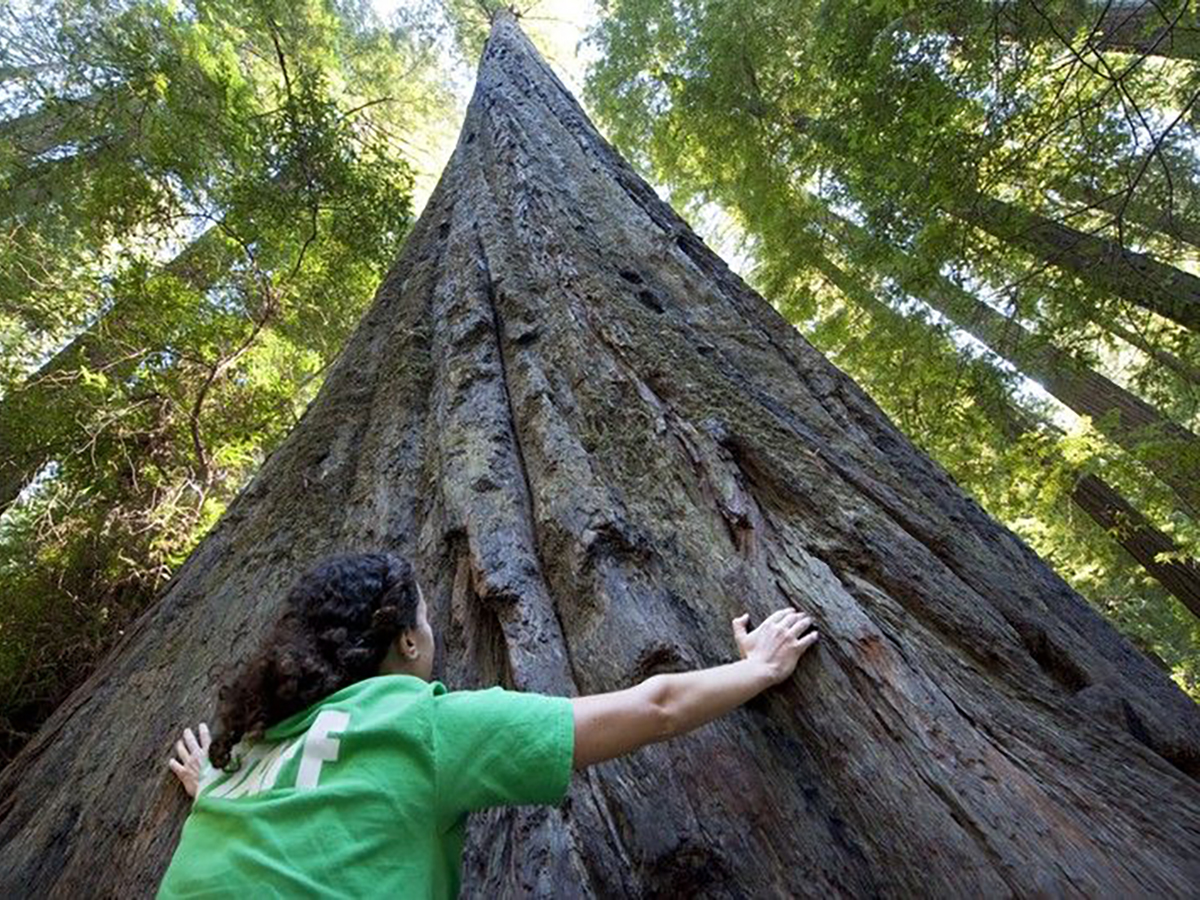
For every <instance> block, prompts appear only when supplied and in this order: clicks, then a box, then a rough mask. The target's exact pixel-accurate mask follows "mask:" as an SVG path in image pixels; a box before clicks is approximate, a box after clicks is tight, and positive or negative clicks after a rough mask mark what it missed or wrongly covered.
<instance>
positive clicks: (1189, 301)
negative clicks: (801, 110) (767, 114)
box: [791, 114, 1200, 331]
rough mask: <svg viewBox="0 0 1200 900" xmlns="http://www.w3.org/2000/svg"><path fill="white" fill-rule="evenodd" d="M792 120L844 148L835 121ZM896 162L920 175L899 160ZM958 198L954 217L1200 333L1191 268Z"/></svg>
mask: <svg viewBox="0 0 1200 900" xmlns="http://www.w3.org/2000/svg"><path fill="white" fill-rule="evenodd" d="M791 123H792V126H793V128H795V130H796V131H797V132H799V133H800V134H802V135H804V136H806V137H809V138H812V139H814V140H816V141H819V142H821V143H823V144H826V145H827V146H829V147H831V148H833V149H836V150H839V151H841V152H843V153H848V152H849V150H848V147H847V144H846V139H845V135H844V134H843V133H842V132H841V130H840V128H839V127H838V126H837V125H836V124H834V123H830V122H827V121H826V120H823V119H814V118H812V117H810V116H806V115H803V114H796V115H793V116H791ZM898 165H899V167H900V170H901V171H905V170H907V171H908V173H909V175H911V176H912V177H914V178H916V179H919V178H920V177H921V173H919V172H916V171H915V170H912V169H911V167H908V166H906V165H905V164H904V163H903V162H900V163H899V164H898ZM960 196H961V197H962V200H961V202H959V203H957V204H956V205H954V206H953V207H952V208H951V209H949V210H948V212H949V213H950V214H951V215H953V216H954V217H955V218H957V219H960V220H962V221H963V222H966V223H968V224H970V225H974V226H975V227H977V228H980V229H982V230H983V231H986V232H987V233H988V234H991V235H993V236H994V237H996V238H998V239H1000V240H1002V241H1004V242H1006V243H1008V244H1011V245H1012V246H1014V247H1018V248H1020V249H1021V250H1023V251H1025V252H1026V253H1028V254H1029V255H1031V256H1033V257H1034V258H1036V259H1040V260H1042V261H1043V262H1045V263H1047V264H1049V265H1053V266H1056V267H1058V268H1060V269H1063V270H1065V271H1068V272H1071V273H1073V274H1074V275H1076V276H1077V277H1078V278H1079V279H1080V280H1082V281H1084V282H1086V283H1088V284H1091V285H1094V286H1096V287H1098V288H1100V289H1101V290H1103V291H1105V292H1107V293H1110V294H1113V295H1115V296H1118V297H1123V298H1124V299H1126V300H1128V301H1130V302H1131V303H1135V304H1137V305H1138V306H1140V307H1142V308H1143V309H1148V310H1150V311H1151V312H1154V313H1157V314H1158V315H1160V316H1163V317H1165V318H1168V319H1171V320H1172V321H1174V322H1177V323H1178V324H1180V325H1182V326H1184V327H1185V328H1188V329H1190V330H1192V331H1200V278H1197V277H1196V276H1195V275H1192V274H1191V273H1190V272H1185V271H1184V270H1183V269H1179V268H1176V267H1175V266H1172V265H1168V264H1167V263H1163V262H1159V261H1158V260H1156V259H1154V258H1153V257H1152V256H1149V255H1147V254H1145V253H1137V252H1134V251H1133V250H1127V249H1126V248H1125V247H1123V246H1121V244H1119V243H1118V242H1116V241H1111V240H1108V239H1106V238H1099V237H1096V236H1095V235H1092V234H1088V233H1086V232H1083V231H1080V230H1078V229H1076V228H1071V227H1070V226H1067V225H1063V224H1062V223H1061V222H1056V221H1054V220H1053V219H1049V218H1047V217H1046V216H1041V215H1038V214H1037V213H1034V212H1030V211H1028V210H1025V209H1022V208H1021V207H1019V206H1014V205H1013V204H1011V203H1006V202H1004V201H1003V200H996V199H994V198H992V197H988V196H985V195H983V194H979V193H975V192H973V191H972V190H970V189H969V188H968V189H964V192H963V193H962V194H961V195H960Z"/></svg>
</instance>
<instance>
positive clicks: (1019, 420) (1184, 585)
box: [815, 254, 1200, 618]
mask: <svg viewBox="0 0 1200 900" xmlns="http://www.w3.org/2000/svg"><path fill="white" fill-rule="evenodd" d="M815 263H816V266H817V270H818V271H820V272H821V274H822V275H824V276H825V277H826V278H827V279H828V280H829V281H830V282H831V283H832V284H833V285H834V287H836V288H837V289H838V290H839V291H840V292H841V293H842V294H843V295H844V296H846V297H847V298H848V299H849V300H850V301H851V302H852V303H854V304H855V305H857V306H859V307H860V308H862V309H863V310H865V311H866V312H867V314H868V315H870V316H871V318H872V319H874V320H875V321H877V322H879V323H880V324H881V325H882V326H883V327H884V328H896V327H897V326H898V325H899V324H900V323H901V322H902V320H903V317H902V316H901V314H900V313H898V312H896V311H895V310H893V309H892V308H891V307H889V306H888V305H887V304H886V303H884V302H883V301H881V300H879V299H877V298H876V297H875V295H874V293H873V292H872V290H871V288H870V287H869V286H868V285H867V284H865V283H864V282H863V281H862V280H861V279H859V278H857V277H856V276H855V275H853V274H851V273H850V272H847V271H846V270H845V269H843V268H841V267H840V266H838V265H837V264H836V263H834V262H833V261H832V260H830V259H829V258H828V257H826V256H824V255H821V254H818V255H817V256H816V257H815ZM976 400H977V402H978V405H979V408H980V409H982V410H983V411H984V412H985V413H986V414H987V416H988V417H989V418H990V419H991V420H992V422H993V423H994V424H995V426H996V428H997V429H998V430H999V431H1000V433H1001V434H1003V435H1004V436H1005V438H1006V439H1008V440H1010V441H1017V440H1020V438H1021V437H1022V436H1023V435H1024V434H1026V433H1027V432H1030V431H1033V430H1034V426H1033V423H1032V422H1030V421H1029V420H1028V416H1026V415H1025V414H1024V412H1022V411H1021V410H1018V409H1017V408H1015V407H1014V406H1013V405H1012V403H1011V402H1010V401H1008V399H1007V398H1005V399H1003V400H1000V399H999V398H996V399H992V398H985V397H977V398H976ZM1071 478H1072V487H1071V500H1072V502H1074V503H1075V505H1076V506H1078V507H1079V509H1080V510H1082V511H1083V512H1084V513H1086V514H1087V516H1088V517H1089V518H1090V519H1091V520H1092V521H1093V522H1095V523H1096V524H1097V525H1099V526H1100V527H1101V528H1103V529H1104V530H1105V531H1106V532H1107V533H1108V534H1109V536H1110V537H1112V539H1113V540H1115V541H1116V542H1117V543H1118V544H1119V545H1120V546H1121V548H1122V549H1124V550H1125V551H1126V552H1127V553H1128V554H1129V555H1130V556H1131V557H1133V559H1134V560H1136V561H1137V563H1138V564H1139V565H1141V566H1142V568H1143V569H1145V571H1146V573H1147V574H1148V575H1150V576H1151V577H1153V578H1154V579H1155V580H1157V581H1158V583H1159V584H1160V585H1162V587H1163V589H1164V590H1166V591H1167V592H1168V593H1169V594H1171V596H1173V597H1175V598H1176V599H1177V600H1179V601H1180V602H1181V603H1182V604H1183V605H1184V606H1185V607H1187V609H1188V610H1190V611H1191V612H1192V614H1193V615H1195V616H1197V617H1198V618H1200V564H1197V562H1196V560H1194V559H1189V558H1183V559H1179V558H1178V556H1179V552H1180V549H1179V545H1178V544H1176V543H1175V542H1174V541H1173V540H1172V539H1171V538H1170V537H1169V536H1168V535H1167V534H1165V533H1164V532H1163V531H1161V530H1160V529H1158V528H1156V527H1155V526H1154V524H1153V523H1152V522H1151V521H1150V520H1149V519H1147V518H1146V517H1145V516H1144V515H1142V514H1141V513H1140V512H1139V511H1138V510H1137V509H1136V507H1134V506H1133V504H1131V503H1130V502H1129V501H1128V500H1126V499H1125V498H1124V497H1123V496H1122V495H1121V494H1120V492H1119V491H1117V490H1116V489H1115V488H1114V487H1113V486H1112V485H1110V484H1109V483H1108V482H1106V481H1104V480H1103V479H1102V478H1099V477H1097V476H1096V475H1092V474H1090V473H1084V472H1078V471H1076V472H1074V473H1072V475H1071ZM1163 553H1169V554H1172V555H1173V557H1172V558H1168V559H1162V560H1160V559H1159V558H1158V557H1159V555H1160V554H1163Z"/></svg>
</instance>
